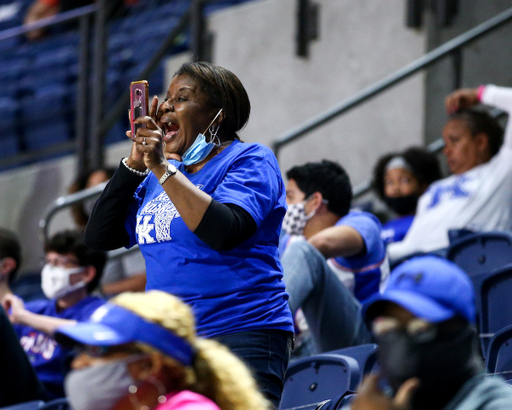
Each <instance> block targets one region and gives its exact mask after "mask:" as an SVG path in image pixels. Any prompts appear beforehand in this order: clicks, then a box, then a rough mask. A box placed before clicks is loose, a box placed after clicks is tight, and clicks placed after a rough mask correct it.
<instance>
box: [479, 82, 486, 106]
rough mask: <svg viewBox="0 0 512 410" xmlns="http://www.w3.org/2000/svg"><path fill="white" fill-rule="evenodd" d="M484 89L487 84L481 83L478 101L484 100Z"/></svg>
mask: <svg viewBox="0 0 512 410" xmlns="http://www.w3.org/2000/svg"><path fill="white" fill-rule="evenodd" d="M484 91H485V85H481V86H480V87H478V94H477V96H478V101H480V102H482V96H483V95H484Z"/></svg>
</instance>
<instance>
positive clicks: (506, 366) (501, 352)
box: [485, 325, 512, 381]
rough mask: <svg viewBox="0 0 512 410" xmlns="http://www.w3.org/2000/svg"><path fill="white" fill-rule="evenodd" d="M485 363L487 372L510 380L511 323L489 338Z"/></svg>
mask: <svg viewBox="0 0 512 410" xmlns="http://www.w3.org/2000/svg"><path fill="white" fill-rule="evenodd" d="M485 365H486V369H487V372H488V373H489V374H499V375H500V376H502V377H503V378H504V379H505V380H507V381H511V380H512V325H510V326H507V327H505V328H503V329H501V330H500V331H498V332H496V334H495V335H494V337H493V338H492V339H491V341H490V343H489V350H488V351H487V357H486V363H485Z"/></svg>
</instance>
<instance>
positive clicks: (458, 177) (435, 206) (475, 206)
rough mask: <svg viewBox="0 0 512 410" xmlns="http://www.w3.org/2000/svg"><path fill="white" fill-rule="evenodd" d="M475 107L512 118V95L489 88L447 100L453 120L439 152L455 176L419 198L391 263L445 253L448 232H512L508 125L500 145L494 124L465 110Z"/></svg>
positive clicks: (511, 159) (510, 130) (485, 116)
mask: <svg viewBox="0 0 512 410" xmlns="http://www.w3.org/2000/svg"><path fill="white" fill-rule="evenodd" d="M479 102H483V103H484V104H487V105H492V106H495V107H498V108H500V109H502V110H505V111H506V112H508V113H510V112H511V111H512V89H510V88H503V87H496V86H494V85H488V86H485V87H481V88H479V89H476V88H475V89H465V90H459V91H456V92H454V93H453V94H451V95H449V96H448V97H447V99H446V108H447V110H448V112H449V113H451V115H450V119H449V120H448V123H447V124H446V126H445V127H444V130H443V138H444V141H445V144H446V145H445V148H444V151H443V152H444V154H445V155H446V158H447V161H448V166H449V167H450V170H451V171H452V173H453V175H451V176H450V177H448V178H444V179H441V180H439V181H437V182H434V183H433V184H432V185H431V186H430V188H429V189H428V190H427V191H426V192H425V193H424V194H423V195H422V196H421V198H420V200H419V202H418V208H417V211H416V217H415V218H414V221H413V223H412V225H411V228H410V229H409V232H407V235H406V236H405V238H404V240H403V241H402V242H396V243H393V244H390V245H389V246H388V252H389V256H390V258H391V259H392V260H397V259H401V258H403V257H405V256H407V255H410V254H413V253H416V252H431V251H434V250H439V249H443V248H446V247H447V246H448V245H449V240H448V231H449V230H450V229H469V230H473V231H492V230H502V231H510V230H512V123H511V122H510V121H509V123H508V125H507V130H506V133H505V142H504V143H503V144H502V136H503V132H502V129H501V127H500V126H499V125H498V123H497V122H496V121H495V120H494V119H493V118H492V117H491V116H490V115H488V114H487V113H484V112H480V111H475V110H473V109H469V108H470V107H472V106H474V105H476V104H478V103H479Z"/></svg>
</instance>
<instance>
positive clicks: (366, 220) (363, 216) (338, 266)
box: [280, 211, 389, 302]
mask: <svg viewBox="0 0 512 410" xmlns="http://www.w3.org/2000/svg"><path fill="white" fill-rule="evenodd" d="M335 226H350V227H351V228H354V229H355V230H356V231H357V232H359V234H360V235H361V237H362V238H363V240H364V243H365V245H366V252H364V253H361V254H360V255H355V256H351V257H347V258H344V257H341V256H340V257H337V258H330V259H328V260H327V264H328V265H329V267H330V268H331V269H332V271H333V272H334V273H335V274H336V276H337V277H338V278H339V279H340V280H341V282H343V284H344V285H345V286H346V287H347V288H348V289H350V290H351V291H352V292H353V293H354V296H355V297H356V298H357V299H358V300H359V301H361V302H364V301H365V300H366V299H368V298H369V297H370V296H372V295H373V294H374V293H376V292H378V291H379V290H380V288H381V287H383V286H384V285H385V283H386V282H387V279H388V276H389V263H388V261H387V258H386V247H385V245H384V242H383V241H382V239H381V237H380V235H381V224H380V222H379V220H378V219H377V218H376V217H375V216H374V215H372V214H370V213H368V212H360V211H351V212H349V213H348V214H347V215H345V216H344V217H343V218H341V219H339V220H338V222H336V224H335ZM301 239H304V237H290V236H289V235H287V234H283V235H281V245H280V250H281V254H282V253H283V252H284V250H285V249H286V247H287V246H288V244H289V243H291V242H292V241H294V240H301Z"/></svg>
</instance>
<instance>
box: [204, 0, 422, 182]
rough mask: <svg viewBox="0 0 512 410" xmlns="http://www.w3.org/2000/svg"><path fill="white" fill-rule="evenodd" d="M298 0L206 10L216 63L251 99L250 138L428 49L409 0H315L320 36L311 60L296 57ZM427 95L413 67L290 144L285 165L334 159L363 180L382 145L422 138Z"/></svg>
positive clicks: (271, 133) (262, 138) (280, 128)
mask: <svg viewBox="0 0 512 410" xmlns="http://www.w3.org/2000/svg"><path fill="white" fill-rule="evenodd" d="M296 3H297V2H296V0H262V1H256V2H251V3H248V4H245V5H242V6H239V7H234V8H231V9H229V10H226V11H222V12H219V13H217V14H215V15H213V16H212V17H211V19H210V29H211V30H212V31H213V33H214V35H215V39H214V52H213V55H214V62H215V63H216V64H219V65H222V66H225V67H226V68H229V69H230V70H232V71H233V72H234V73H236V74H237V75H238V76H239V77H240V79H241V80H242V82H243V83H244V85H245V86H246V88H247V91H248V93H249V96H250V98H251V102H252V107H253V110H252V116H251V120H250V122H249V125H248V126H247V128H246V129H245V130H244V131H243V132H242V138H243V139H244V140H246V141H251V142H252V141H258V142H262V143H265V144H268V145H270V144H271V142H272V141H273V140H274V139H275V138H276V137H278V136H279V135H280V134H281V133H283V132H285V131H288V130H289V129H291V128H292V127H296V126H297V125H299V124H301V123H303V122H304V121H305V120H308V119H310V118H311V117H314V116H315V115H317V114H319V113H321V112H322V111H323V110H326V109H328V108H330V107H332V106H333V105H334V104H336V103H338V102H340V101H342V100H344V99H345V98H348V97H351V96H352V95H354V94H355V93H356V92H358V91H360V90H362V89H363V88H364V87H366V86H368V85H370V84H372V83H374V82H375V81H377V80H380V79H381V78H383V77H384V76H386V75H388V74H390V73H392V72H393V71H395V70H396V69H399V68H401V67H402V66H403V65H405V64H407V63H409V62H411V61H413V60H414V59H415V58H417V57H419V56H421V55H422V54H424V52H425V47H426V40H425V36H424V35H423V33H422V32H421V31H414V30H410V29H407V28H406V27H405V23H404V13H405V2H404V1H403V0H318V3H319V4H320V38H319V40H318V41H315V42H313V43H312V44H311V49H310V51H311V54H310V58H309V59H303V58H299V57H297V56H296V55H295V16H296ZM423 99H424V86H423V76H422V75H417V76H415V77H413V78H412V79H410V80H409V81H407V82H406V83H404V84H403V85H400V86H399V87H396V88H394V89H392V90H391V91H389V92H387V93H385V94H383V95H382V96H381V97H378V98H376V99H374V100H373V101H372V102H370V103H369V104H366V105H364V106H363V107H361V108H357V109H355V110H354V111H352V112H351V113H349V114H348V115H345V116H344V117H343V118H340V119H337V120H335V121H333V122H332V123H330V124H329V125H328V126H325V127H323V128H321V129H319V130H318V131H315V132H313V133H312V134H310V135H309V136H307V137H305V138H304V139H303V140H300V141H299V142H296V143H293V144H292V145H290V146H288V147H286V148H285V149H284V150H283V151H282V155H281V158H280V160H281V168H282V169H283V171H285V170H287V169H289V168H290V167H291V166H293V165H295V164H300V163H304V162H306V161H317V160H320V159H322V158H327V159H332V160H338V161H340V162H341V163H342V164H343V166H345V167H346V169H347V171H348V172H349V174H350V176H351V178H352V181H353V183H354V184H358V183H360V182H362V181H364V180H366V179H368V178H369V176H370V173H371V167H372V166H373V164H374V163H375V161H376V159H377V158H378V157H379V156H380V155H382V154H383V153H384V152H387V151H391V150H396V149H401V148H404V147H406V146H409V145H411V144H419V143H421V141H422V133H423Z"/></svg>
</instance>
